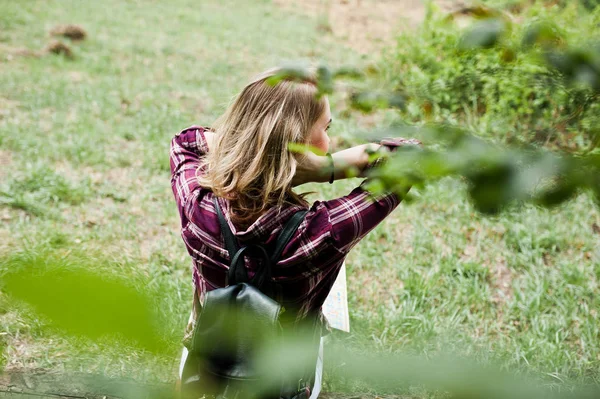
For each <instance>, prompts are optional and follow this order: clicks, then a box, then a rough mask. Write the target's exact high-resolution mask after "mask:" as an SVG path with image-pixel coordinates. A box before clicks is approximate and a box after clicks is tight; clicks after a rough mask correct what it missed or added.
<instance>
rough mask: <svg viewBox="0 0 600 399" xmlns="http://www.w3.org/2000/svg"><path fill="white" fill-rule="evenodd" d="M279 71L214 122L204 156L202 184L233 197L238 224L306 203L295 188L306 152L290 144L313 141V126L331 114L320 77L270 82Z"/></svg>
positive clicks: (250, 88)
mask: <svg viewBox="0 0 600 399" xmlns="http://www.w3.org/2000/svg"><path fill="white" fill-rule="evenodd" d="M279 72H280V70H279V69H271V70H268V71H266V72H263V73H262V74H260V75H259V76H257V77H256V78H255V79H254V80H252V81H251V82H250V83H249V84H248V85H247V86H246V87H245V88H244V89H243V90H242V91H241V93H240V94H239V95H237V96H236V97H235V99H234V100H233V102H232V103H231V104H230V106H229V107H228V108H227V110H226V111H225V113H224V114H223V115H222V116H221V117H220V118H218V119H217V121H216V122H215V123H214V124H213V127H212V130H213V131H214V133H215V136H216V140H215V143H214V145H213V147H212V148H211V149H210V151H209V153H208V155H207V156H206V157H205V159H204V163H203V166H204V168H205V174H204V175H203V176H199V177H198V179H199V182H200V184H201V185H202V186H204V187H207V188H210V189H211V190H212V191H213V193H215V194H216V195H217V196H219V197H224V198H227V199H229V204H230V211H231V215H230V216H231V218H232V220H233V222H234V223H236V224H238V225H241V226H245V227H247V226H249V225H250V224H251V223H252V222H254V221H255V220H256V219H257V218H258V217H260V215H262V214H263V213H264V212H265V211H267V210H268V209H270V208H271V207H279V208H280V209H281V208H282V207H283V206H285V205H286V204H294V205H306V201H305V200H304V195H299V194H296V193H294V192H293V191H292V179H293V177H294V175H295V173H296V167H297V163H298V161H299V160H300V158H301V157H302V155H301V154H297V153H292V152H291V151H289V149H288V145H289V144H290V143H298V144H307V143H308V141H309V136H310V132H311V128H312V127H313V125H314V124H315V122H316V121H317V120H318V119H319V117H321V115H322V114H323V113H324V112H325V107H326V102H325V100H324V98H322V97H321V98H318V92H317V87H316V83H315V79H314V78H312V77H311V78H308V79H304V80H302V81H297V80H292V79H283V80H281V81H279V82H278V83H277V84H275V85H272V84H270V83H267V82H266V80H267V79H269V78H270V77H272V76H275V75H277V74H278V73H279Z"/></svg>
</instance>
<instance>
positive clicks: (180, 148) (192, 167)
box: [170, 126, 208, 222]
mask: <svg viewBox="0 0 600 399" xmlns="http://www.w3.org/2000/svg"><path fill="white" fill-rule="evenodd" d="M205 130H206V129H205V128H202V127H198V126H192V127H190V128H188V129H185V130H183V131H182V132H181V133H179V134H177V135H176V136H175V137H174V138H173V140H171V152H170V158H171V188H172V189H173V194H174V196H175V201H176V202H177V208H178V210H179V214H180V215H181V216H182V222H183V221H184V217H185V214H186V212H185V209H186V204H187V203H188V201H189V200H190V198H192V196H193V194H197V193H198V192H199V191H200V190H201V189H202V187H201V186H200V184H199V183H198V176H199V175H201V174H202V173H203V172H204V167H201V159H202V158H203V157H204V156H205V155H206V154H207V153H208V145H207V144H206V138H205V136H204V131H205Z"/></svg>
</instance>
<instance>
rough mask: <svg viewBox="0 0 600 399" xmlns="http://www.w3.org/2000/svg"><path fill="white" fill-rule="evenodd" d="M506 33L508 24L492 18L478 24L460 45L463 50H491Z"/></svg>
mask: <svg viewBox="0 0 600 399" xmlns="http://www.w3.org/2000/svg"><path fill="white" fill-rule="evenodd" d="M505 31H506V22H504V21H503V20H501V19H497V18H490V19H486V20H483V21H480V22H477V23H476V24H474V25H473V27H472V28H471V29H470V30H469V31H467V32H466V33H465V34H464V35H463V37H462V38H461V41H460V43H459V48H461V49H476V48H490V47H493V46H495V45H496V44H497V43H498V42H499V41H500V38H501V37H502V35H503V34H504V33H505Z"/></svg>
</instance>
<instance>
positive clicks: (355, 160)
mask: <svg viewBox="0 0 600 399" xmlns="http://www.w3.org/2000/svg"><path fill="white" fill-rule="evenodd" d="M380 148H381V145H379V144H361V145H357V146H355V147H351V148H348V149H345V150H342V151H338V152H336V153H334V154H332V158H333V177H334V180H339V179H345V178H347V177H349V175H353V176H362V175H363V173H364V171H365V170H366V169H367V166H368V165H369V152H373V151H377V150H379V149H380ZM331 167H332V165H331V161H330V160H329V158H328V157H326V156H319V155H316V154H314V153H312V152H308V153H307V154H305V156H304V157H303V159H302V160H301V161H300V162H299V163H298V169H297V170H296V175H295V177H294V180H293V182H292V183H293V184H294V186H299V185H301V184H304V183H311V182H314V183H323V182H328V181H329V179H330V178H331V173H332V169H331ZM357 173H358V175H357Z"/></svg>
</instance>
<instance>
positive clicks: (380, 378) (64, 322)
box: [0, 253, 600, 399]
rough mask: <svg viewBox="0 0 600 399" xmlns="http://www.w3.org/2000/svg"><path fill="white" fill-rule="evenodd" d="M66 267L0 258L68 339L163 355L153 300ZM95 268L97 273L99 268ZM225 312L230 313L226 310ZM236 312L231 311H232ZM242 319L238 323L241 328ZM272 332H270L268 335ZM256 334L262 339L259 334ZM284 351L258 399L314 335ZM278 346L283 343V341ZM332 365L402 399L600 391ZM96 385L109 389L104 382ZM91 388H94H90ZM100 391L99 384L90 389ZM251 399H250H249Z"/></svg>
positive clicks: (362, 358) (152, 392) (268, 370)
mask: <svg viewBox="0 0 600 399" xmlns="http://www.w3.org/2000/svg"><path fill="white" fill-rule="evenodd" d="M80 262H81V263H79V264H76V263H74V262H63V261H61V260H60V259H56V258H55V257H54V256H53V255H52V254H42V253H40V254H38V256H34V257H20V258H10V259H2V260H1V263H0V265H1V267H2V269H1V270H0V272H1V273H2V290H3V292H5V293H7V294H9V296H10V297H11V300H12V301H19V302H24V303H26V304H28V305H30V306H31V308H32V309H34V310H35V311H36V313H37V315H38V316H42V317H43V318H44V319H46V320H47V321H48V322H50V323H51V325H52V326H54V327H55V328H58V329H59V331H62V332H64V333H67V334H73V335H78V336H86V337H88V338H92V339H99V338H102V337H104V336H110V337H114V338H116V337H118V338H120V339H125V340H127V341H129V342H130V344H132V345H134V346H137V347H138V348H139V347H141V348H144V349H146V350H150V351H157V352H160V350H161V347H164V344H165V343H164V341H161V339H160V337H161V336H162V334H163V332H162V330H161V327H160V326H159V325H158V324H157V323H156V320H157V316H156V311H155V308H154V306H153V305H152V302H151V300H150V299H149V298H148V297H146V295H145V294H144V293H140V292H139V291H137V290H135V289H133V288H132V287H131V285H130V283H128V282H127V281H125V280H124V279H119V278H114V277H113V278H111V277H107V276H106V275H101V274H99V273H93V272H91V271H90V270H94V269H101V268H102V265H94V264H93V263H92V262H89V261H88V262H85V261H82V260H80ZM94 266H96V267H94ZM223 311H224V312H225V311H227V310H225V309H223ZM232 311H233V310H232ZM240 317H241V316H240V315H236V316H234V317H233V318H230V319H236V320H237V319H239V320H243V323H242V324H243V325H244V326H245V328H255V327H257V326H256V325H255V324H256V323H255V322H254V323H253V320H252V319H249V318H248V315H245V316H244V317H241V318H240ZM239 320H238V321H239ZM238 328H240V326H239V323H238V322H235V323H233V324H232V325H231V326H230V329H229V331H224V334H223V336H222V337H221V338H220V340H219V342H220V346H219V349H220V350H227V347H228V345H230V344H229V343H228V339H234V338H235V336H236V333H235V331H236V330H237V329H238ZM271 332H272V331H264V336H265V337H268V336H270V334H271ZM257 334H259V335H261V333H260V332H258V331H257ZM284 340H285V341H284V342H285V345H282V346H280V345H277V344H275V343H272V344H267V342H265V345H262V350H261V351H260V352H259V353H257V354H256V359H255V361H256V367H257V368H258V369H259V370H260V371H259V374H262V375H264V376H265V378H264V379H262V380H261V381H260V384H258V385H256V386H255V387H254V388H255V389H256V395H257V396H256V397H260V394H261V392H264V391H268V390H270V388H271V387H273V386H277V385H278V384H279V382H280V376H281V374H283V375H286V373H294V372H297V371H298V370H301V369H302V368H303V367H306V366H307V361H313V360H314V359H313V358H312V356H307V354H310V353H311V351H312V350H314V344H313V343H312V331H308V332H307V333H306V334H303V333H295V334H291V335H290V334H286V335H285V336H284ZM277 342H278V341H277ZM327 361H328V362H332V363H334V364H338V365H340V366H339V367H340V369H339V370H338V373H339V374H340V375H343V376H344V377H345V378H348V379H351V380H354V381H364V382H366V383H368V384H369V385H370V386H372V387H377V389H378V390H380V391H390V392H398V391H400V390H405V389H406V388H407V387H408V386H411V385H418V386H420V387H422V388H423V389H426V390H430V391H432V392H434V391H443V392H446V393H447V394H449V395H450V397H452V398H470V399H475V398H482V399H483V398H486V399H491V398H527V399H534V398H571V397H573V398H588V397H589V398H593V397H597V395H598V394H600V392H598V391H597V390H595V389H592V390H575V391H573V390H572V391H569V392H553V391H551V390H549V389H547V388H544V387H543V385H542V383H541V382H540V381H536V380H533V379H527V378H524V377H516V376H515V375H513V374H511V373H508V372H506V371H501V370H500V369H498V368H495V367H494V366H491V365H489V364H488V365H483V364H478V363H476V362H474V361H472V360H469V359H467V358H462V359H459V358H457V357H456V356H452V355H440V354H438V355H436V356H435V357H433V358H430V359H424V358H421V357H414V356H409V355H405V354H402V353H395V354H389V353H388V354H382V353H377V351H376V350H375V349H369V348H361V349H360V350H356V349H353V348H351V347H348V346H347V345H346V344H342V345H338V344H333V345H330V346H328V351H327ZM97 378H98V381H97V384H100V385H101V384H106V383H107V382H106V380H105V378H104V377H101V376H98V377H97ZM88 384H90V382H88ZM91 384H92V385H94V382H93V381H92V382H91ZM110 391H111V392H112V393H113V394H115V395H125V397H129V398H137V397H145V398H170V397H174V396H173V393H172V392H171V391H169V390H168V389H165V387H158V388H152V387H149V386H141V385H140V386H138V387H136V386H135V385H131V384H130V383H129V384H122V383H119V382H117V381H115V386H114V387H113V388H111V390H110ZM252 397H255V396H252ZM246 399H250V398H246Z"/></svg>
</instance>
